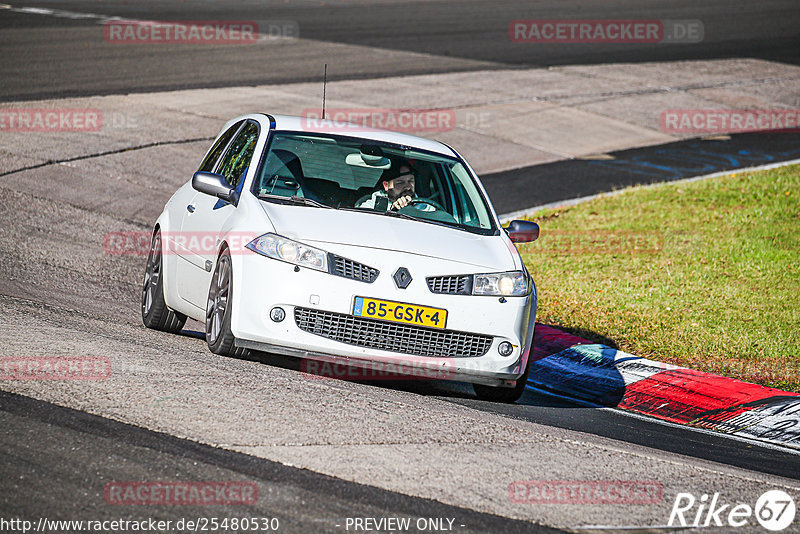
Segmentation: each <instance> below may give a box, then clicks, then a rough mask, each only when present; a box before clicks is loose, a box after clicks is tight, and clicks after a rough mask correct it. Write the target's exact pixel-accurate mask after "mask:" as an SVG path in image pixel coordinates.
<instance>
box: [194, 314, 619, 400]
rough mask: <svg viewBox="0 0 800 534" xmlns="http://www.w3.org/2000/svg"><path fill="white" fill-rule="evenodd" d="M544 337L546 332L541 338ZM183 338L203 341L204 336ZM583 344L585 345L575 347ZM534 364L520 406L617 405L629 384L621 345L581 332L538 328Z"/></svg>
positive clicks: (427, 383)
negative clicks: (623, 372) (620, 367)
mask: <svg viewBox="0 0 800 534" xmlns="http://www.w3.org/2000/svg"><path fill="white" fill-rule="evenodd" d="M540 332H542V333H540ZM184 334H185V335H189V336H192V337H203V334H202V333H200V332H192V331H184ZM581 341H589V342H592V343H584V344H579V345H576V343H580V342H581ZM532 354H535V356H534V358H535V360H534V361H533V362H532V363H531V373H530V377H529V380H528V390H527V391H526V392H525V394H524V395H523V396H522V398H520V400H519V401H517V404H519V405H531V406H539V407H557V408H586V407H587V406H616V405H617V404H618V403H619V402H620V400H621V399H622V397H623V395H624V393H625V381H624V379H623V377H622V375H621V373H620V372H619V370H618V369H617V367H616V365H617V363H618V361H617V360H618V359H619V354H618V351H617V344H616V343H615V342H614V341H613V340H611V339H609V338H607V337H605V336H602V335H600V334H598V333H596V332H593V331H590V330H588V329H583V328H561V327H558V328H556V327H553V326H550V325H545V324H541V323H537V330H536V333H535V335H534V350H533V351H532ZM243 359H246V360H249V361H254V362H258V363H263V364H266V365H271V366H275V367H280V368H282V369H287V370H291V371H296V372H300V373H302V374H303V376H304V377H305V378H307V379H309V380H341V381H346V382H355V383H359V384H364V385H370V386H374V387H378V388H382V389H390V390H395V391H404V392H408V393H413V394H416V395H422V396H429V397H444V398H448V399H453V400H456V399H464V400H466V399H469V400H472V401H475V402H483V401H477V400H476V397H475V394H474V392H473V390H472V387H471V385H470V384H467V383H463V382H452V381H445V380H434V379H428V380H425V379H422V380H420V379H409V378H406V377H404V376H403V375H396V374H394V375H393V374H391V373H381V374H378V375H374V374H373V375H372V376H370V377H368V378H365V377H364V374H363V373H360V372H358V371H350V370H351V369H356V368H348V367H347V366H345V365H343V364H335V365H334V364H324V365H323V364H316V365H312V364H309V363H308V362H309V360H304V359H301V358H297V357H292V356H283V355H280V354H274V353H267V352H259V351H250V352H249V353H248V355H246V356H244V357H243Z"/></svg>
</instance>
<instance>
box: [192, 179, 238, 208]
mask: <svg viewBox="0 0 800 534" xmlns="http://www.w3.org/2000/svg"><path fill="white" fill-rule="evenodd" d="M192 187H193V188H194V189H195V190H196V191H200V192H201V193H205V194H206V195H211V196H212V197H217V198H221V199H222V200H224V201H226V202H233V201H234V200H235V199H234V197H235V196H236V189H234V188H233V187H231V186H230V185H229V184H228V182H226V181H225V177H224V176H222V175H221V174H217V173H214V172H205V171H197V172H196V173H194V176H192ZM233 203H234V204H235V202H233Z"/></svg>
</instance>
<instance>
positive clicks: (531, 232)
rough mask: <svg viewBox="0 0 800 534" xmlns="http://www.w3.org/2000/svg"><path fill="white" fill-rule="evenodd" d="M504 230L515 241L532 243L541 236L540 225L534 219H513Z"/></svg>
mask: <svg viewBox="0 0 800 534" xmlns="http://www.w3.org/2000/svg"><path fill="white" fill-rule="evenodd" d="M504 230H505V231H506V233H507V234H508V237H509V238H510V239H511V241H512V242H514V243H530V242H531V241H536V239H537V238H538V237H539V225H538V224H536V223H535V222H532V221H511V222H510V223H509V224H508V226H506V227H505V228H504Z"/></svg>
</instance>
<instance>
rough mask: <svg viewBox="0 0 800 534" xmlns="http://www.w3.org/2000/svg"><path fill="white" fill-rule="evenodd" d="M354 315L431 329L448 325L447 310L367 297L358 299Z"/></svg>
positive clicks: (354, 307) (354, 306) (355, 303)
mask: <svg viewBox="0 0 800 534" xmlns="http://www.w3.org/2000/svg"><path fill="white" fill-rule="evenodd" d="M353 315H355V316H358V317H369V318H370V319H381V320H383V321H392V322H394V323H403V324H413V325H418V326H429V327H431V328H444V327H445V325H446V324H447V310H443V309H441V308H431V307H429V306H417V305H416V304H406V303H404V302H392V301H390V300H379V299H370V298H367V297H356V299H355V302H354V304H353Z"/></svg>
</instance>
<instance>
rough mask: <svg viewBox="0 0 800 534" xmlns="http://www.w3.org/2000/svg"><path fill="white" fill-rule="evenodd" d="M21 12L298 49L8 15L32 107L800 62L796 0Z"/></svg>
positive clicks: (68, 7) (5, 46)
mask: <svg viewBox="0 0 800 534" xmlns="http://www.w3.org/2000/svg"><path fill="white" fill-rule="evenodd" d="M8 4H10V5H11V6H13V7H20V6H35V7H38V8H46V9H50V10H62V11H68V12H77V13H90V14H95V15H100V16H118V17H127V18H133V19H143V20H162V21H185V20H194V21H198V20H201V21H202V20H210V21H232V20H233V21H235V20H251V21H256V22H258V23H259V24H261V25H262V26H263V27H268V26H267V25H268V24H269V23H270V22H274V21H290V22H291V23H294V24H296V26H297V28H299V35H300V38H299V40H297V41H294V40H291V41H286V42H277V41H272V42H267V44H259V45H244V46H236V45H208V44H203V45H160V46H158V45H126V44H111V43H108V42H106V41H105V40H104V36H103V28H102V22H103V21H102V20H99V21H98V20H97V19H80V18H79V19H75V18H70V17H69V16H66V17H65V16H53V15H41V14H32V13H20V12H17V11H12V10H8V9H6V10H0V49H2V50H3V54H2V57H0V72H2V73H3V74H2V78H1V79H0V98H2V99H3V100H6V101H8V100H22V99H26V100H27V99H35V98H49V97H53V98H58V97H66V96H85V95H95V94H107V93H125V92H141V91H155V90H169V89H183V88H202V87H227V86H241V85H260V84H267V83H287V82H295V81H315V80H321V77H322V70H323V64H325V63H327V64H328V76H329V79H330V80H339V79H356V78H375V77H384V76H397V75H405V74H424V73H435V72H452V71H471V70H478V69H481V70H483V69H491V68H509V67H511V68H513V67H515V66H517V67H526V68H529V67H547V66H551V65H570V64H583V65H587V64H599V63H618V62H642V61H665V60H669V61H675V60H682V59H685V60H693V59H711V58H736V57H753V58H761V59H767V60H771V61H779V62H784V63H792V64H800V46H798V45H799V44H800V30H798V28H800V5H798V3H797V2H796V1H794V0H763V1H759V2H741V1H737V0H722V1H720V0H717V1H713V2H696V1H693V0H679V1H674V2H673V1H664V0H662V1H657V2H641V1H639V0H608V1H603V2H583V1H579V0H569V1H560V0H547V1H543V2H525V1H519V0H514V1H509V0H501V1H491V2H486V1H483V0H459V1H456V0H446V1H430V0H409V1H401V2H394V1H367V0H345V1H338V0H337V1H335V2H320V1H312V0H303V1H298V2H292V3H288V2H283V1H268V2H266V1H265V2H262V1H256V0H243V1H235V0H230V1H224V0H220V1H201V0H186V1H184V2H165V1H161V0H144V1H137V2H127V1H124V0H106V1H103V2H99V1H86V0H84V1H48V0H43V1H41V2H24V3H22V2H19V1H13V0H11V1H9V2H8ZM575 18H580V19H646V20H697V21H700V22H701V23H702V25H703V28H704V36H703V40H702V41H701V42H700V43H693V44H684V43H678V44H664V43H653V44H640V45H630V44H616V43H612V44H597V43H593V44H580V43H573V44H561V43H560V44H541V43H540V44H520V43H514V42H511V40H510V39H509V33H508V30H509V23H510V22H511V21H514V20H517V19H575Z"/></svg>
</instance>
